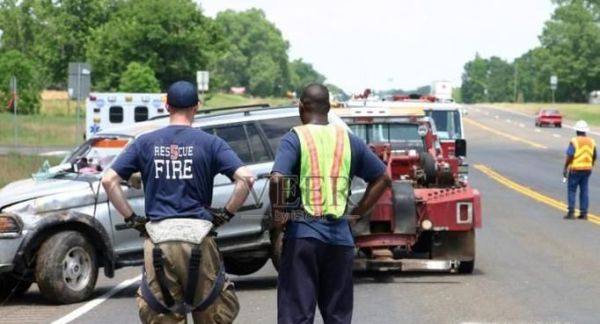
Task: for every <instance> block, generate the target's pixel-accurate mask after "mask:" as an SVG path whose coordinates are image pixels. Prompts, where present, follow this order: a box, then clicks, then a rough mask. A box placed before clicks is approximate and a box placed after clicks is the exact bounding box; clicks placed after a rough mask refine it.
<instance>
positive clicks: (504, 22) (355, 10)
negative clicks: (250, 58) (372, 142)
mask: <svg viewBox="0 0 600 324" xmlns="http://www.w3.org/2000/svg"><path fill="white" fill-rule="evenodd" d="M198 2H199V3H200V5H201V7H202V8H203V9H204V11H205V14H207V15H209V16H212V17H214V16H215V15H216V14H217V13H218V12H219V11H222V10H226V9H233V10H245V9H248V8H253V7H254V8H260V9H262V10H263V11H264V12H265V13H266V16H267V19H268V20H270V21H271V22H273V23H274V24H275V25H276V26H277V27H278V28H279V29H280V30H281V32H282V34H283V37H284V38H285V39H286V40H288V41H289V43H290V49H289V52H288V54H289V56H290V58H291V59H296V58H302V59H303V60H304V61H305V62H309V63H311V64H313V66H314V67H315V69H317V71H319V72H320V73H322V74H323V75H325V76H326V77H327V82H330V83H333V84H335V85H337V86H340V87H342V88H343V89H344V90H346V91H350V92H359V91H362V89H365V88H373V89H378V90H381V89H389V88H395V89H398V88H400V89H405V90H410V89H415V88H417V87H420V86H424V85H430V84H431V82H432V81H434V80H449V81H452V82H453V84H454V85H455V86H460V80H461V74H462V71H463V67H464V64H465V63H466V62H467V61H469V60H471V59H473V58H474V57H475V54H476V53H479V54H480V55H481V56H483V57H489V56H492V55H495V56H498V57H501V58H503V59H505V60H510V61H512V60H513V59H514V58H516V57H519V56H520V55H522V54H523V53H525V52H526V51H528V50H529V49H531V48H534V47H535V46H538V45H539V40H538V36H539V35H540V34H541V32H542V30H543V27H544V22H545V21H547V20H548V19H550V17H551V15H552V12H553V11H554V5H553V4H552V2H551V1H550V0H360V1H358V0H295V1H291V0H198Z"/></svg>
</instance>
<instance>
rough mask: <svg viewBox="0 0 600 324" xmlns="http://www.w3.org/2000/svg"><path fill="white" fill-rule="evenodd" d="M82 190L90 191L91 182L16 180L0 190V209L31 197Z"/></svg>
mask: <svg viewBox="0 0 600 324" xmlns="http://www.w3.org/2000/svg"><path fill="white" fill-rule="evenodd" d="M82 190H88V191H89V190H90V184H89V183H88V182H85V181H73V180H65V179H48V180H42V181H36V180H33V179H27V180H20V181H15V182H12V183H10V184H8V185H7V186H5V187H4V188H2V189H1V190H0V209H2V208H4V207H6V206H9V205H13V204H16V203H19V202H23V201H27V200H31V199H36V198H40V197H46V196H51V195H57V194H62V193H66V192H76V191H82Z"/></svg>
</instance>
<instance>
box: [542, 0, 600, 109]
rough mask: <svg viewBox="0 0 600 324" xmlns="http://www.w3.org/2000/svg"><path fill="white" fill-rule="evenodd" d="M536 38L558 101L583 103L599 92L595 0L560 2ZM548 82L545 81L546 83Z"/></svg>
mask: <svg viewBox="0 0 600 324" xmlns="http://www.w3.org/2000/svg"><path fill="white" fill-rule="evenodd" d="M557 3H558V4H559V7H558V8H557V9H556V10H555V12H554V14H553V15H552V19H551V20H549V21H547V22H546V24H545V27H544V31H543V32H542V35H541V36H540V41H541V43H542V46H543V47H544V48H546V50H547V51H548V54H549V55H548V59H549V63H550V65H551V67H552V72H553V73H554V74H556V75H557V76H558V80H559V85H558V90H557V93H556V97H557V100H559V101H579V102H581V101H586V100H587V97H588V94H589V92H590V91H591V90H595V89H600V55H599V54H600V25H599V19H598V7H597V5H596V4H597V1H584V0H562V1H557ZM547 82H548V81H546V83H547Z"/></svg>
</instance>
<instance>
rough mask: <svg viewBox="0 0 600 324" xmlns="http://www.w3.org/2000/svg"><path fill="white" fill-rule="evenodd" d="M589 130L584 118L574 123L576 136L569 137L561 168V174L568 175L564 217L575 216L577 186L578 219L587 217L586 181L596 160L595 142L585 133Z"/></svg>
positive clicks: (572, 217)
mask: <svg viewBox="0 0 600 324" xmlns="http://www.w3.org/2000/svg"><path fill="white" fill-rule="evenodd" d="M589 131H590V128H589V127H588V124H587V123H586V122H585V121H584V120H580V121H578V122H577V123H575V132H576V133H577V136H575V137H573V138H572V139H571V142H570V143H569V147H568V148H567V158H566V160H565V167H564V169H563V176H564V177H565V178H567V177H568V203H569V210H568V211H567V215H565V219H574V218H575V194H576V192H577V187H579V219H583V220H585V219H587V212H588V205H589V199H588V196H589V193H588V187H589V186H588V182H589V179H590V175H591V174H592V168H593V167H594V163H595V162H596V155H597V154H596V142H595V141H594V139H593V138H591V137H588V136H587V135H586V134H587V133H588V132H589Z"/></svg>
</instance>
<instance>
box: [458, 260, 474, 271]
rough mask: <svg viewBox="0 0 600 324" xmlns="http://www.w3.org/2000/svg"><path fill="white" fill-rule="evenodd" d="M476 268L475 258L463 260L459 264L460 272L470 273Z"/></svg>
mask: <svg viewBox="0 0 600 324" xmlns="http://www.w3.org/2000/svg"><path fill="white" fill-rule="evenodd" d="M474 269H475V259H473V261H461V262H460V264H459V265H458V269H457V270H458V273H463V274H470V273H473V270H474Z"/></svg>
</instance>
